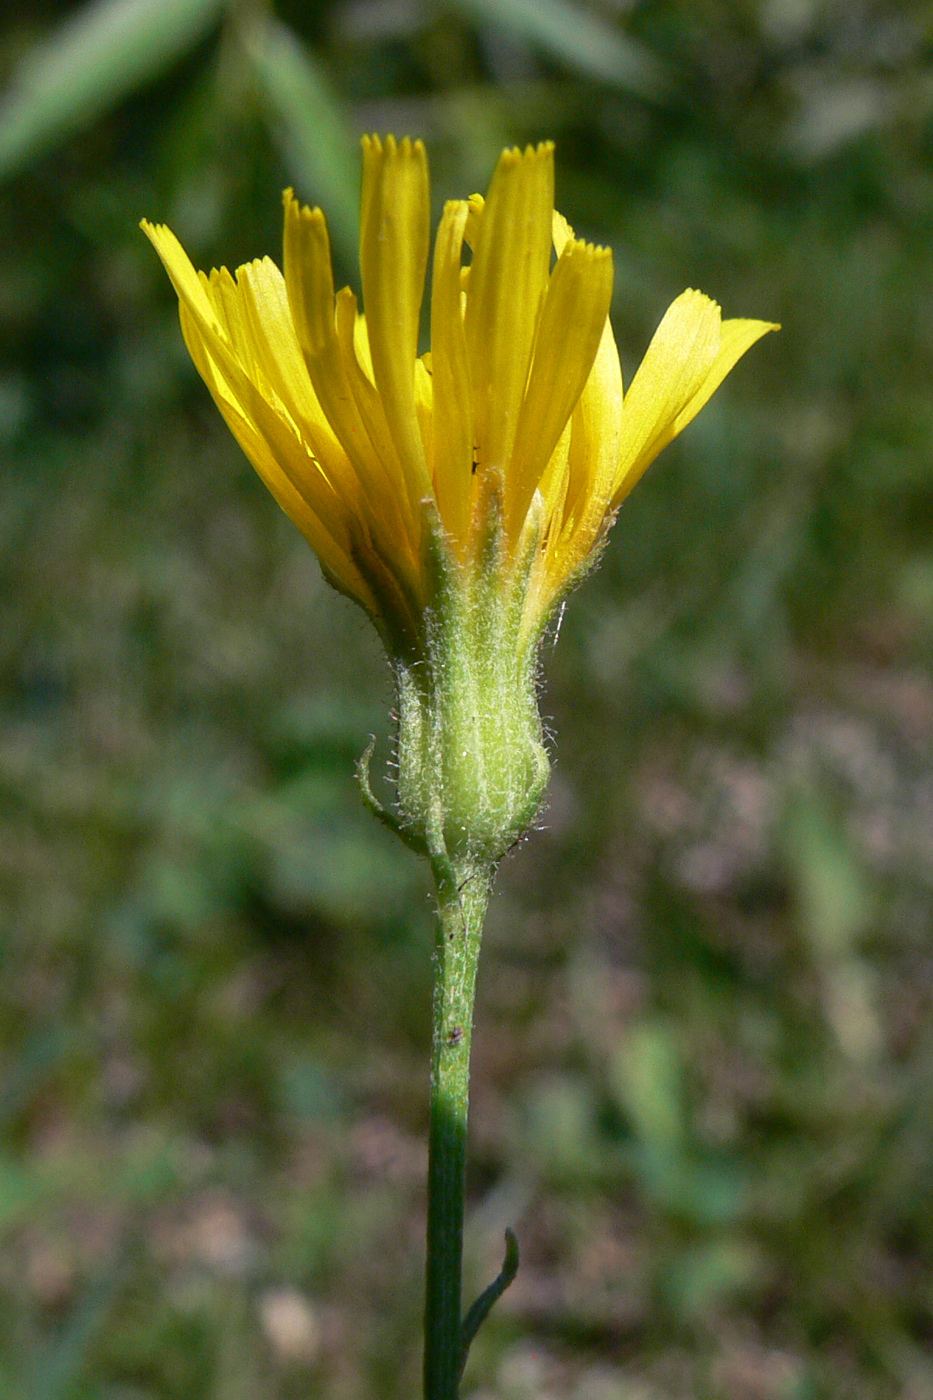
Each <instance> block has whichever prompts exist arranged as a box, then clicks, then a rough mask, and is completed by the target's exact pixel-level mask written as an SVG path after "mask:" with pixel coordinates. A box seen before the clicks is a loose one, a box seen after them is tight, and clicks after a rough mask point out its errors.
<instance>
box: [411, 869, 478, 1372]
mask: <svg viewBox="0 0 933 1400" xmlns="http://www.w3.org/2000/svg"><path fill="white" fill-rule="evenodd" d="M491 874H492V872H491V870H490V869H489V868H487V867H485V866H475V865H474V866H471V867H466V868H464V867H463V866H461V867H459V868H457V867H451V866H449V865H448V866H446V867H445V868H442V869H439V868H438V867H437V865H435V876H436V879H437V886H438V914H439V918H438V926H437V937H436V944H435V971H434V1031H433V1047H432V1055H431V1127H430V1140H429V1163H428V1251H427V1283H426V1294H425V1329H424V1335H425V1348H424V1396H425V1400H457V1392H458V1387H459V1379H460V1369H461V1298H460V1294H461V1268H462V1259H463V1200H464V1189H465V1181H464V1171H465V1165H466V1138H467V1114H468V1111H469V1097H470V1041H471V1038H472V1030H473V995H474V989H475V986H476V966H477V963H478V961H479V948H480V940H481V937H482V932H483V920H484V918H485V915H486V905H487V903H488V900H489V887H490V880H491Z"/></svg>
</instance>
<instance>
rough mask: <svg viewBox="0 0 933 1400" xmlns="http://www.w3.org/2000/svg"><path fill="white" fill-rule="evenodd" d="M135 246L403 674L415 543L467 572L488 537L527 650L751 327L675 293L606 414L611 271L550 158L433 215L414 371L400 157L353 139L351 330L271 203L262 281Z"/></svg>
mask: <svg viewBox="0 0 933 1400" xmlns="http://www.w3.org/2000/svg"><path fill="white" fill-rule="evenodd" d="M143 228H144V230H145V232H146V233H147V234H148V236H149V238H150V239H151V240H152V242H153V244H154V245H155V248H156V250H157V252H158V253H159V256H160V257H161V258H162V261H163V263H164V264H165V267H166V270H167V272H168V274H169V276H170V278H171V279H172V282H173V284H174V286H175V290H176V291H177V293H178V297H179V301H180V304H181V324H182V330H183V333H184V336H185V341H186V343H187V346H188V349H189V350H190V352H191V356H192V358H193V360H194V362H195V364H196V366H197V368H198V370H199V372H200V374H201V376H202V377H203V379H204V381H205V383H206V384H207V386H208V388H209V389H210V391H211V393H212V395H213V397H214V399H215V401H216V403H217V406H218V408H219V409H220V411H221V413H222V414H223V416H224V418H225V419H226V421H227V423H228V425H229V427H230V428H231V430H232V432H233V434H234V436H235V437H236V439H237V441H238V442H239V443H240V445H241V447H242V448H243V450H244V452H245V453H246V455H247V456H248V457H249V459H250V461H251V462H252V463H253V466H254V467H255V468H256V470H257V472H258V473H259V475H260V476H261V477H262V479H263V480H264V481H265V483H266V485H267V486H268V487H269V489H270V491H271V492H272V494H273V495H274V496H275V498H276V500H277V501H278V502H279V504H280V505H281V506H282V507H283V509H284V510H285V511H286V512H287V514H288V515H289V516H290V517H291V518H292V520H294V522H295V523H296V524H297V525H298V527H299V528H300V529H301V530H302V531H303V532H304V534H305V535H306V537H307V538H308V540H309V541H310V543H311V545H312V546H313V548H314V549H315V551H316V552H317V554H318V557H319V559H320V561H321V564H322V566H323V569H324V571H325V574H326V576H327V577H328V579H329V580H330V581H331V582H332V583H333V584H335V585H336V587H338V588H339V589H340V590H341V591H342V592H344V593H346V594H348V595H349V596H350V597H351V598H354V599H355V600H356V601H357V602H358V603H360V604H362V606H363V607H364V608H365V609H366V610H367V612H369V614H370V615H371V616H372V617H373V619H374V620H375V622H376V624H377V626H378V627H379V629H380V631H381V632H382V634H383V637H384V638H385V640H386V642H387V644H388V646H389V649H390V652H393V653H394V654H396V655H398V656H403V657H405V656H407V657H408V658H409V659H414V658H416V657H417V656H418V655H419V653H420V652H421V651H422V649H423V635H424V626H425V616H426V613H427V612H428V611H429V610H430V609H431V608H432V606H433V605H434V603H435V596H434V594H435V587H436V584H435V578H436V568H435V567H434V566H432V563H431V549H430V547H429V537H430V540H433V547H434V549H435V552H436V549H437V540H438V538H440V539H441V541H442V546H441V547H442V548H443V549H444V550H445V551H446V552H447V554H448V559H449V563H450V566H451V567H453V568H454V569H460V570H463V571H469V570H470V568H471V566H473V565H474V564H475V562H476V559H477V557H478V555H479V553H480V552H481V551H482V550H483V548H484V541H487V540H488V537H489V532H490V528H491V522H492V521H493V520H494V521H495V530H496V532H497V538H498V540H499V546H500V547H499V553H498V556H497V557H498V559H499V563H498V566H497V567H499V568H500V569H501V570H504V571H505V572H506V573H507V572H508V571H509V569H510V568H514V569H516V570H517V569H521V572H522V575H523V578H524V587H523V599H524V601H523V604H522V607H523V622H522V629H521V630H522V634H523V636H524V637H526V638H531V637H534V638H537V636H539V635H540V631H541V628H542V627H543V625H544V622H545V621H546V619H547V616H548V614H549V612H550V610H551V609H552V608H553V606H554V603H555V602H556V601H557V600H558V599H560V598H561V597H562V596H563V595H564V594H565V593H566V591H567V589H568V587H569V586H570V584H571V583H572V582H573V580H574V579H575V578H576V577H578V576H579V575H580V573H581V572H582V571H583V570H584V569H585V567H586V564H587V561H588V560H589V559H590V558H591V556H592V555H593V553H594V550H595V549H596V547H597V545H598V544H599V542H600V540H601V538H602V536H603V534H604V532H605V529H606V526H607V524H608V523H609V522H610V521H611V519H612V516H613V513H614V512H615V510H616V508H617V507H618V505H619V503H620V502H621V501H622V499H623V498H624V497H625V495H626V494H627V493H628V492H629V491H630V490H631V488H632V487H633V486H634V485H635V483H636V482H637V481H638V479H639V478H640V476H641V475H642V473H643V472H644V470H645V468H646V467H647V466H648V465H649V463H650V462H651V461H652V460H653V459H654V457H655V456H657V454H658V452H660V451H661V449H662V448H663V447H664V446H665V445H666V444H667V443H668V442H670V441H671V439H672V438H673V437H675V436H676V435H677V433H679V432H680V430H681V429H682V428H684V427H685V426H686V425H687V423H689V422H690V420H691V419H692V418H693V417H694V416H695V415H696V414H697V413H698V412H699V410H700V409H701V408H702V407H703V405H704V404H705V403H706V401H707V399H708V398H709V397H710V395H711V394H712V393H713V392H714V390H715V389H716V388H717V387H718V385H719V384H720V383H721V382H722V380H723V379H724V377H725V376H726V374H728V372H729V370H730V369H731V368H732V367H733V365H734V364H735V363H736V361H737V360H738V359H739V358H740V356H741V355H743V354H744V352H745V351H746V350H747V349H748V348H749V347H750V346H751V345H752V344H753V343H754V342H755V341H756V340H757V339H758V338H759V337H760V336H761V335H763V334H764V333H765V332H766V331H768V330H770V329H773V327H771V326H770V325H769V324H768V323H766V322H763V321H744V320H734V321H722V320H721V318H720V312H719V307H718V306H717V305H716V303H715V302H713V301H711V300H710V299H709V298H708V297H706V296H704V295H703V294H702V293H700V292H696V291H686V292H684V293H683V294H682V295H681V296H679V297H678V298H677V300H676V301H675V302H674V303H673V304H672V305H671V307H670V308H669V309H668V311H667V313H666V315H665V316H664V319H663V320H662V322H661V324H660V326H659V327H658V330H657V332H656V333H655V336H654V339H653V340H652V342H651V344H650V346H649V347H648V351H647V354H646V355H645V358H644V360H643V362H642V364H641V367H640V368H639V370H638V373H637V374H636V375H635V378H634V379H633V381H632V384H631V386H630V387H629V389H628V392H627V393H625V394H624V395H623V389H622V376H621V372H620V368H619V357H618V353H617V351H616V345H615V341H614V339H613V335H612V329H611V327H610V325H609V319H608V312H609V303H610V299H611V294H612V255H611V253H610V251H609V249H607V248H599V247H594V246H593V245H592V244H589V243H585V242H582V241H581V240H579V239H577V238H576V237H575V236H574V233H573V230H572V229H571V228H570V226H569V225H568V224H567V222H566V220H565V219H563V218H562V217H561V215H560V214H558V213H556V212H555V210H554V163H553V146H552V145H551V144H550V143H545V144H542V145H539V146H538V147H536V148H534V149H533V148H531V147H528V148H527V149H526V150H525V151H524V152H522V151H519V150H506V151H504V152H503V153H502V156H501V157H500V159H499V163H498V165H497V167H496V171H495V174H494V175H493V178H492V183H491V185H490V188H489V193H488V195H487V196H486V199H485V200H483V199H482V198H481V197H480V196H479V195H474V196H473V197H472V198H471V199H469V200H455V201H451V202H450V203H448V204H447V205H446V206H445V208H444V212H443V215H442V217H441V222H440V227H439V230H438V233H437V238H436V240H435V245H434V261H433V272H432V283H431V350H430V352H428V353H427V354H423V355H420V356H419V354H418V339H419V324H420V313H421V301H422V294H423V288H424V281H425V274H426V271H427V264H428V254H429V243H430V201H429V194H428V167H427V158H426V155H425V150H424V146H423V145H422V143H421V142H420V141H415V142H412V141H410V140H408V139H406V140H404V141H402V142H400V143H398V142H396V141H395V139H394V138H393V137H391V136H389V137H388V138H386V140H385V141H381V140H380V139H379V138H378V137H375V136H372V137H367V138H365V139H364V141H363V196H362V233H361V240H360V268H361V273H362V290H363V308H364V313H365V314H363V313H361V312H360V311H359V309H358V305H357V299H356V297H355V296H354V294H353V292H352V291H351V290H350V289H349V288H344V289H343V290H342V291H340V292H338V293H336V295H335V292H334V284H333V274H332V270H331V254H330V244H329V240H328V235H327V225H326V223H325V220H324V215H323V214H322V213H321V211H320V210H319V209H308V208H304V207H301V206H300V205H299V204H298V202H297V201H296V199H295V198H294V196H293V194H292V192H291V191H287V192H286V195H285V248H284V253H285V256H284V276H283V274H282V272H280V271H279V269H278V267H276V265H275V264H274V263H273V262H272V261H271V259H269V258H263V259H262V260H259V261H256V262H252V263H248V264H246V265H245V266H244V267H241V268H239V269H238V270H237V273H236V276H235V277H233V276H231V274H230V273H229V272H228V271H227V270H226V269H225V268H223V269H221V270H220V271H219V272H218V271H216V270H215V271H213V272H211V273H210V275H209V276H208V275H207V274H205V273H203V272H195V270H194V268H193V267H192V265H191V263H190V261H189V260H188V257H187V256H186V254H185V252H184V250H183V248H182V247H181V245H180V243H179V242H178V240H177V239H176V238H175V236H174V234H172V233H171V231H170V230H169V229H167V228H165V227H157V226H153V225H151V224H149V223H147V222H144V223H143ZM467 249H468V250H469V253H470V256H469V258H468V259H466V260H465V250H467Z"/></svg>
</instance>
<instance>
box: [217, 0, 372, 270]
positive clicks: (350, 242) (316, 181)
mask: <svg viewBox="0 0 933 1400" xmlns="http://www.w3.org/2000/svg"><path fill="white" fill-rule="evenodd" d="M243 42H244V46H245V49H246V53H247V55H248V57H249V58H250V60H251V62H252V64H253V69H254V72H255V74H256V78H257V81H258V84H259V89H260V93H261V96H262V98H263V99H264V101H265V103H266V106H267V108H268V111H269V115H270V116H271V118H272V122H273V125H274V127H275V130H276V135H277V136H278V138H279V140H280V142H281V145H282V147H283V150H284V155H285V160H286V163H287V165H288V166H289V168H290V174H291V176H292V178H293V179H294V181H295V184H296V187H297V190H298V193H299V195H300V196H301V197H302V198H304V199H308V200H312V201H313V202H314V203H315V204H320V206H321V207H322V208H323V209H326V211H327V226H328V231H329V233H330V236H331V242H332V243H333V244H334V245H335V247H336V248H337V249H338V250H339V253H340V256H341V258H342V260H343V261H344V262H345V263H347V264H348V265H350V266H353V265H354V264H355V263H356V260H357V256H358V249H359V212H358V207H359V188H360V154H359V145H358V143H357V140H356V137H355V135H354V133H353V131H352V130H351V128H350V126H349V123H348V122H347V120H346V117H345V115H344V112H343V109H342V107H341V104H340V99H339V98H338V96H337V94H336V93H335V92H334V90H333V88H332V86H331V84H330V80H329V79H328V77H327V75H326V73H325V72H324V71H323V69H322V67H321V65H320V64H319V63H318V62H317V60H316V59H315V58H314V56H313V55H312V54H311V53H309V52H308V50H307V49H306V48H305V46H304V45H303V44H302V43H301V41H300V40H299V39H298V38H297V37H296V35H295V34H293V33H292V31H291V30H290V29H289V28H287V26H286V25H284V24H280V23H279V22H278V21H277V20H274V19H269V20H267V21H265V22H263V23H261V24H254V25H250V26H249V27H248V28H244V31H243Z"/></svg>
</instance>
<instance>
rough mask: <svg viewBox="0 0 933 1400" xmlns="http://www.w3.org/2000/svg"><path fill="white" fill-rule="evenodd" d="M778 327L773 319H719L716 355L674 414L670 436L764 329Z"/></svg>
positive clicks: (706, 399) (705, 400)
mask: <svg viewBox="0 0 933 1400" xmlns="http://www.w3.org/2000/svg"><path fill="white" fill-rule="evenodd" d="M780 329H781V327H780V326H779V325H778V324H777V322H776V321H745V320H740V319H733V320H729V321H723V323H722V338H721V340H720V344H719V354H718V355H717V356H716V358H715V360H714V361H713V364H712V366H711V368H710V371H709V373H708V374H707V376H706V378H705V379H704V381H703V383H702V384H701V385H700V388H699V389H698V390H697V392H696V393H695V394H694V396H693V398H692V399H691V400H690V402H689V403H688V404H686V405H685V407H684V408H682V409H681V411H680V413H678V415H677V418H676V420H675V422H674V431H673V433H672V434H671V436H672V437H676V436H677V434H678V433H679V432H682V430H683V429H684V428H686V426H687V424H688V423H690V422H692V421H693V419H694V418H695V417H696V416H697V414H698V413H699V411H700V409H701V408H702V407H703V405H704V404H706V403H708V402H709V400H710V399H711V398H712V396H713V394H715V392H716V390H717V389H718V388H719V386H720V384H721V383H722V381H723V380H724V379H725V377H726V375H727V374H728V373H729V372H730V370H732V369H734V368H735V366H736V365H737V364H738V362H739V360H740V359H741V358H742V356H743V355H744V354H745V352H746V350H750V349H751V348H752V346H753V345H754V344H755V342H756V341H757V340H760V339H761V337H762V336H763V335H767V334H768V331H779V330H780Z"/></svg>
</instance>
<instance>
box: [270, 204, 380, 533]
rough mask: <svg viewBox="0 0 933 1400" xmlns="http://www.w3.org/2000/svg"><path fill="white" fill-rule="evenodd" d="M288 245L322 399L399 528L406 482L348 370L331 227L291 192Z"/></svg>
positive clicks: (370, 490) (297, 313) (295, 310)
mask: <svg viewBox="0 0 933 1400" xmlns="http://www.w3.org/2000/svg"><path fill="white" fill-rule="evenodd" d="M284 244H285V248H284V251H285V259H284V260H285V287H286V291H287V293H288V301H289V306H290V307H291V312H292V318H293V321H294V325H295V331H296V333H297V336H298V341H299V344H300V345H301V349H302V353H303V355H304V360H305V364H306V366H307V369H308V373H309V375H310V377H311V382H312V384H313V385H314V390H315V393H316V394H317V397H318V401H319V402H320V404H321V407H322V409H323V411H324V413H325V415H326V417H327V420H328V422H329V423H330V425H331V428H332V429H333V432H334V434H335V436H336V437H337V438H338V440H339V441H340V443H341V444H342V446H343V448H344V450H345V451H346V453H347V455H348V457H349V458H350V461H351V462H352V463H353V466H354V468H355V470H356V473H357V476H358V477H359V479H360V482H361V484H362V485H363V488H364V490H365V491H366V493H367V496H368V498H369V499H370V501H371V502H372V505H373V509H374V510H376V511H378V512H379V513H380V514H381V516H382V518H383V519H386V520H387V521H388V522H390V523H391V522H392V521H395V522H396V524H399V523H400V517H399V514H398V505H397V502H398V498H399V495H400V491H401V486H402V482H401V479H400V477H398V476H395V477H393V475H392V473H391V471H390V463H387V462H385V461H383V460H382V459H381V458H380V456H379V454H378V452H377V451H376V450H375V449H374V447H373V444H372V443H371V441H370V438H369V434H368V433H367V431H366V427H365V425H364V423H363V420H362V418H361V416H360V413H359V410H358V408H357V406H356V399H355V398H354V395H353V393H352V391H351V388H350V383H349V380H348V377H347V372H346V369H345V367H344V360H343V355H342V354H341V350H340V342H339V340H338V337H337V326H336V321H335V297H334V279H333V272H332V269H331V255H330V240H329V238H328V236H327V224H326V223H325V220H324V215H323V214H322V213H321V211H320V209H308V208H307V207H302V206H300V205H299V204H298V201H297V200H296V199H295V198H294V196H293V195H292V192H291V190H286V192H285V239H284ZM393 460H394V459H393Z"/></svg>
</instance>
